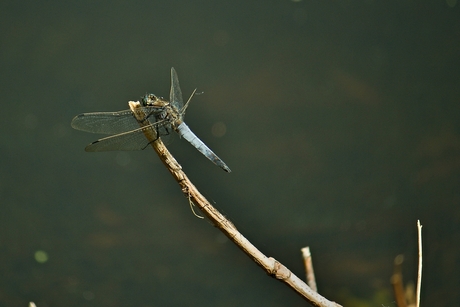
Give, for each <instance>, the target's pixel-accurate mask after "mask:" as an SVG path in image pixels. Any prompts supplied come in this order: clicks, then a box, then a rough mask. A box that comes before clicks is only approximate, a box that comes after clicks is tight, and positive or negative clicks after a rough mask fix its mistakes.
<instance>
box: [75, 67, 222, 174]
mask: <svg viewBox="0 0 460 307" xmlns="http://www.w3.org/2000/svg"><path fill="white" fill-rule="evenodd" d="M195 92H196V89H195V91H193V93H192V95H191V96H190V98H189V99H188V101H187V102H186V103H185V104H184V102H183V100H182V91H181V89H180V85H179V78H178V76H177V73H176V70H175V69H174V67H172V68H171V90H170V94H169V101H167V100H165V99H164V98H162V97H159V96H156V95H154V94H151V93H149V94H146V95H144V96H143V97H142V99H141V107H140V109H139V111H140V112H141V114H142V117H143V118H142V119H141V120H138V119H136V117H135V115H134V113H133V112H132V111H131V110H124V111H119V112H93V113H83V114H80V115H77V116H75V117H74V118H73V120H72V123H71V126H72V128H74V129H77V130H81V131H85V132H91V133H99V134H107V135H110V136H107V137H105V138H102V139H99V140H97V141H95V142H93V143H91V144H89V145H88V146H86V148H85V150H86V151H88V152H99V151H128V150H143V149H145V148H147V147H148V145H150V143H151V142H153V141H156V140H153V141H152V140H149V139H147V138H146V136H145V134H144V132H145V131H146V130H150V131H151V132H153V134H154V135H155V136H156V138H157V139H158V138H160V137H163V138H167V137H168V136H169V135H170V134H171V132H172V131H175V132H176V133H177V134H179V136H181V137H183V138H184V139H186V140H187V141H188V142H189V143H190V144H192V145H193V146H194V147H195V148H196V149H197V150H198V151H199V152H201V153H202V154H203V155H204V156H205V157H206V158H208V159H209V160H210V161H211V162H213V163H214V164H215V165H217V166H219V167H220V168H222V169H223V170H224V171H226V172H228V173H230V172H231V170H230V168H229V167H228V166H227V164H225V162H224V161H222V159H221V158H219V157H218V156H217V155H216V154H215V153H214V152H213V151H212V150H211V149H209V147H208V146H206V144H205V143H203V141H201V140H200V139H199V138H198V137H197V136H196V135H195V133H193V131H192V130H190V128H189V127H188V126H187V124H186V123H185V122H184V117H185V111H186V109H187V107H188V105H189V102H190V100H191V98H192V97H193V95H194V94H195Z"/></svg>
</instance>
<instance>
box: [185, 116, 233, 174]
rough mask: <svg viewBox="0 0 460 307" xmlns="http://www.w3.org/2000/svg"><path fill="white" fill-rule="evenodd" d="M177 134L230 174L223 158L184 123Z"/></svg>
mask: <svg viewBox="0 0 460 307" xmlns="http://www.w3.org/2000/svg"><path fill="white" fill-rule="evenodd" d="M177 132H178V133H179V135H180V136H182V137H183V138H184V139H186V140H187V141H188V142H189V143H190V144H192V145H193V147H195V148H196V149H198V151H199V152H201V153H202V154H203V155H204V156H205V157H206V158H208V159H209V160H210V161H211V162H212V163H214V164H215V165H217V166H219V167H220V168H222V169H223V170H224V171H226V172H228V173H230V172H231V170H230V168H229V167H228V166H227V164H225V162H224V161H222V159H221V158H219V157H218V156H217V155H216V154H215V153H214V152H213V151H212V150H211V149H209V147H208V146H206V144H205V143H203V141H201V140H200V139H199V138H198V137H197V136H196V135H195V133H193V131H192V130H190V128H189V127H188V126H187V125H186V124H185V123H184V122H182V123H181V124H180V125H179V126H178V127H177Z"/></svg>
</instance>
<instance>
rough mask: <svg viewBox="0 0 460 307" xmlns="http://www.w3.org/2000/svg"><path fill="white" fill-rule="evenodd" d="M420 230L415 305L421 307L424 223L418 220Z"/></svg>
mask: <svg viewBox="0 0 460 307" xmlns="http://www.w3.org/2000/svg"><path fill="white" fill-rule="evenodd" d="M417 231H418V273H417V296H416V297H415V306H416V307H420V291H421V288H422V225H421V224H420V220H417Z"/></svg>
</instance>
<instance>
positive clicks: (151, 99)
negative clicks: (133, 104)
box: [142, 93, 168, 107]
mask: <svg viewBox="0 0 460 307" xmlns="http://www.w3.org/2000/svg"><path fill="white" fill-rule="evenodd" d="M166 104H168V102H167V101H166V100H164V99H163V98H162V97H157V96H155V95H154V94H151V93H150V94H145V96H143V97H142V105H143V106H145V107H146V106H151V107H164V106H165V105H166Z"/></svg>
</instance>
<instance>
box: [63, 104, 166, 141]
mask: <svg viewBox="0 0 460 307" xmlns="http://www.w3.org/2000/svg"><path fill="white" fill-rule="evenodd" d="M142 111H143V112H144V114H145V119H144V120H148V119H149V118H150V119H154V118H155V117H154V114H156V113H158V112H160V110H159V108H156V107H152V106H147V107H143V108H142ZM71 126H72V128H74V129H77V130H81V131H85V132H92V133H100V134H120V133H123V132H127V131H131V130H135V129H138V128H139V122H138V121H137V119H136V118H135V117H134V115H133V112H132V111H131V110H124V111H119V112H94V113H83V114H80V115H77V116H75V117H74V119H72V123H71Z"/></svg>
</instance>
